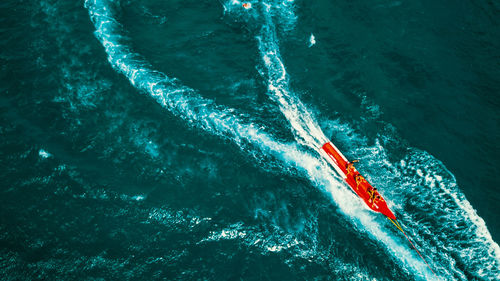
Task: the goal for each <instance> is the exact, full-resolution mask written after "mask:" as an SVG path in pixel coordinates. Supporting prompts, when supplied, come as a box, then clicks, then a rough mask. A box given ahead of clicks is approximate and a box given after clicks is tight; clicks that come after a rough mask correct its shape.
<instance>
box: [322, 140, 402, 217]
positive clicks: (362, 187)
mask: <svg viewBox="0 0 500 281" xmlns="http://www.w3.org/2000/svg"><path fill="white" fill-rule="evenodd" d="M320 153H321V154H323V156H324V157H325V158H326V159H327V161H328V162H329V163H330V164H331V165H332V166H333V168H335V170H336V171H337V172H338V173H339V174H340V176H342V177H343V178H344V180H345V181H346V182H347V184H348V185H349V186H350V187H351V189H352V190H353V191H354V193H356V194H357V195H358V196H359V197H360V198H361V199H363V201H365V204H366V205H367V206H368V207H369V208H370V209H372V210H373V211H375V212H378V213H382V214H383V215H385V216H386V217H388V218H389V219H391V220H396V216H395V215H394V214H393V213H392V211H391V210H390V209H389V207H388V206H387V202H385V200H384V198H383V197H382V195H381V194H380V193H379V192H378V190H377V189H376V188H374V187H373V186H372V185H371V184H370V183H369V182H368V181H367V180H366V179H365V178H364V177H363V176H362V175H361V174H360V173H359V172H358V171H357V170H356V168H355V167H354V165H353V163H352V162H349V161H348V160H347V158H345V156H344V155H342V153H341V152H340V151H339V150H338V149H337V147H336V146H335V145H334V144H333V143H331V142H327V143H325V144H324V145H323V146H322V147H321V149H320ZM325 154H326V155H325Z"/></svg>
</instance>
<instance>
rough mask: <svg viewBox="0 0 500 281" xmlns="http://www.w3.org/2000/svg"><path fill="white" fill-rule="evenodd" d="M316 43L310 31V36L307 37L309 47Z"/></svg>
mask: <svg viewBox="0 0 500 281" xmlns="http://www.w3.org/2000/svg"><path fill="white" fill-rule="evenodd" d="M314 44H316V37H314V34H312V33H311V37H309V48H310V47H312V46H313V45H314Z"/></svg>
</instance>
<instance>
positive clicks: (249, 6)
mask: <svg viewBox="0 0 500 281" xmlns="http://www.w3.org/2000/svg"><path fill="white" fill-rule="evenodd" d="M243 8H245V9H247V10H248V9H250V8H252V3H248V2H245V3H243Z"/></svg>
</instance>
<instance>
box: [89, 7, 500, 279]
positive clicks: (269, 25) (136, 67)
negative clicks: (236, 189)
mask: <svg viewBox="0 0 500 281" xmlns="http://www.w3.org/2000/svg"><path fill="white" fill-rule="evenodd" d="M236 2H238V1H230V2H229V3H227V4H226V5H225V8H226V10H230V9H231V8H232V7H233V6H232V5H233V4H234V3H236ZM291 2H292V1H284V2H277V4H276V3H274V2H271V3H264V4H263V5H262V6H261V7H260V9H261V12H262V13H263V16H264V19H265V23H264V24H263V25H262V26H261V29H260V33H259V35H258V36H257V38H258V42H259V50H260V51H261V54H262V58H263V60H264V64H265V66H266V71H265V73H264V74H265V76H266V77H267V78H268V89H269V92H270V97H271V98H272V99H273V100H274V101H275V102H277V104H278V105H279V107H280V109H281V111H282V112H283V114H284V115H285V117H286V118H287V120H288V121H289V122H290V126H291V129H292V132H293V134H294V136H295V138H296V140H297V142H299V143H300V144H302V145H304V146H307V147H309V148H312V149H316V148H317V147H318V146H320V145H322V144H323V143H324V142H326V140H327V138H326V137H325V135H324V134H323V132H322V130H321V128H320V127H319V126H318V125H317V123H316V122H315V121H314V118H313V115H312V113H310V111H308V110H307V109H306V107H305V106H304V105H303V104H302V103H301V102H300V100H299V99H298V98H297V97H296V96H295V95H294V94H292V93H291V92H290V91H289V89H288V79H289V78H288V75H287V73H286V70H285V67H284V64H283V63H282V59H281V56H280V54H279V48H278V40H277V34H276V30H275V25H274V23H273V16H276V14H278V22H279V23H281V24H284V25H287V24H290V22H289V21H288V20H287V19H289V18H290V17H292V18H293V17H294V16H293V12H292V10H291V8H290V7H291V5H292V3H291ZM114 5H115V4H114V2H113V1H109V0H87V1H86V2H85V7H86V8H87V9H88V11H89V14H90V17H91V19H92V21H93V23H94V26H95V28H96V32H95V34H96V36H97V38H98V39H99V40H100V42H101V43H102V45H103V46H104V48H105V51H106V53H107V55H108V60H109V62H110V64H111V65H112V66H113V67H114V68H115V69H117V70H118V71H119V72H121V73H122V74H123V75H125V76H126V77H127V78H128V79H129V81H130V83H132V84H133V85H134V86H135V87H136V88H137V89H139V90H141V91H143V92H145V93H147V94H149V95H150V96H151V97H153V98H154V99H155V100H156V101H157V102H158V103H160V104H161V105H162V106H163V107H165V108H166V109H168V110H169V111H170V112H172V113H173V114H174V115H176V116H178V117H179V118H182V119H184V120H186V122H188V123H190V124H193V125H194V126H196V127H198V128H200V129H202V130H205V131H207V132H210V133H212V134H215V135H218V136H220V137H222V138H225V139H227V140H230V141H232V142H234V143H235V144H237V145H238V146H239V147H240V148H241V149H242V150H243V151H246V152H247V153H249V154H251V155H252V156H253V157H254V158H255V159H256V160H257V161H262V157H265V156H266V155H271V156H272V157H274V158H276V159H278V160H279V161H280V162H283V163H284V165H285V166H292V167H295V168H297V169H299V170H300V171H302V172H304V173H305V174H307V176H308V178H309V179H310V180H311V181H312V182H313V183H314V184H315V185H317V186H325V187H326V189H327V190H328V191H329V192H330V193H331V194H332V198H333V200H334V201H335V203H336V204H337V205H338V207H339V210H340V211H341V212H342V213H344V214H345V215H346V217H348V218H350V220H351V221H352V223H353V224H354V225H355V226H356V227H357V228H359V229H362V230H363V231H366V232H367V233H368V234H370V235H372V237H373V238H374V240H376V241H380V242H379V243H381V244H382V245H383V246H384V248H385V250H386V251H387V252H388V253H389V254H390V255H391V256H392V258H393V259H394V260H396V261H397V262H398V263H399V264H400V265H401V267H402V268H403V269H405V270H408V271H409V272H410V274H412V275H414V276H416V277H419V278H422V279H425V278H431V277H432V275H431V274H430V273H429V272H427V271H426V267H425V264H423V263H422V262H421V261H420V260H419V259H418V257H417V256H416V255H415V254H414V253H413V252H412V250H411V249H410V248H409V247H408V246H407V245H406V244H405V243H404V242H402V240H401V237H399V236H398V234H396V233H394V232H391V230H389V226H388V225H387V224H386V223H385V222H381V221H380V218H379V217H378V216H376V215H375V214H373V213H371V212H369V211H367V210H366V209H365V208H364V207H363V206H362V205H361V204H359V202H358V200H357V198H355V196H354V195H353V194H352V193H351V192H350V191H349V190H348V189H346V188H345V187H344V186H343V185H342V184H341V183H340V181H339V179H337V178H335V177H334V176H333V171H332V170H331V169H330V168H328V167H327V166H326V165H325V163H324V162H323V161H322V160H319V159H318V158H317V156H316V155H312V154H310V153H309V152H308V151H304V150H303V149H301V147H299V146H297V145H294V144H288V143H282V142H279V141H277V140H275V139H274V138H273V136H272V135H269V134H267V133H266V132H264V131H262V130H261V129H260V127H259V126H258V125H256V124H254V123H252V122H251V121H245V120H243V119H242V118H241V117H237V116H236V115H235V114H234V110H232V109H228V108H225V107H223V106H220V105H216V104H215V103H214V102H213V101H211V100H207V99H205V98H202V97H201V96H199V95H198V94H197V93H196V91H195V90H193V89H191V88H189V87H186V86H184V85H182V84H180V83H179V82H178V81H177V80H176V79H173V78H169V77H168V76H167V75H165V74H163V73H161V72H158V71H155V70H154V69H153V67H152V66H151V65H150V64H149V63H148V62H147V61H145V60H144V59H143V58H142V57H141V56H140V55H138V54H136V53H134V52H133V50H132V49H131V48H130V47H129V46H128V39H127V38H126V37H124V36H123V35H122V34H123V29H122V26H121V24H120V23H119V22H118V21H117V20H116V15H115V9H116V8H117V7H115V6H114ZM254 6H257V5H256V4H255V5H254ZM280 9H281V10H280ZM230 12H231V11H230ZM279 15H284V16H283V17H281V18H279ZM292 21H293V20H292ZM361 145H364V147H368V148H370V147H369V145H368V144H367V143H363V144H361ZM352 149H353V150H356V149H358V148H352ZM372 149H373V151H376V152H377V153H373V151H364V152H361V153H360V154H361V155H364V156H365V157H366V158H368V159H369V160H370V161H367V163H374V164H373V165H369V166H368V167H367V169H368V170H370V172H372V173H373V171H372V170H375V171H377V173H380V164H377V163H384V165H386V166H387V167H388V171H389V172H387V173H385V174H384V173H382V174H383V175H382V176H381V177H386V178H389V179H391V180H395V179H396V178H399V177H398V173H399V174H404V173H406V175H405V176H404V177H402V178H403V179H404V180H406V183H407V184H408V185H409V186H410V187H412V186H413V185H412V184H413V181H414V180H416V183H415V184H414V185H417V184H421V183H420V182H419V180H418V179H419V177H421V175H420V174H421V173H418V172H417V173H416V175H413V174H412V173H411V171H412V170H417V171H418V168H416V167H417V166H416V164H414V163H413V162H412V161H405V162H404V163H405V165H402V164H401V165H392V164H390V163H388V161H387V156H386V155H384V148H383V147H380V146H376V147H374V148H372ZM354 152H355V151H354ZM354 154H356V153H354ZM410 159H413V158H410ZM433 161H434V162H435V161H436V160H435V159H433V158H431V159H427V160H424V161H422V163H420V164H422V165H424V166H426V167H427V166H428V165H429V164H428V163H434V162H433ZM443 169H444V170H445V168H443ZM373 174H376V173H373ZM438 176H439V174H438V175H436V178H437V177H438ZM424 179H425V182H424V184H425V185H426V186H427V185H429V187H430V188H429V189H423V190H424V191H426V190H427V191H429V193H428V196H430V197H432V198H433V200H435V201H438V202H439V201H440V199H441V198H442V196H441V194H443V193H444V194H446V193H447V194H448V195H449V194H452V195H453V196H452V197H455V198H457V200H454V201H453V200H452V202H450V204H452V205H451V206H450V207H449V208H451V209H452V210H456V212H454V213H453V214H452V215H451V216H448V217H446V216H444V217H441V218H439V220H445V221H452V220H455V221H457V220H460V221H464V223H465V224H466V225H469V226H476V229H477V232H476V233H471V232H470V231H468V230H467V229H465V230H463V232H464V233H467V235H465V236H466V238H467V239H468V241H467V242H468V243H472V244H473V245H474V247H475V249H476V250H477V251H478V253H470V255H471V256H469V257H467V256H466V255H465V254H464V253H466V252H467V248H466V247H464V245H463V244H461V241H462V240H460V239H461V238H460V237H459V238H455V241H456V243H454V246H453V247H454V249H452V250H451V251H444V250H443V249H442V247H443V245H445V244H446V245H448V244H449V243H445V242H444V241H446V240H450V236H451V234H450V233H446V232H445V233H444V235H443V236H442V237H438V238H434V240H431V241H427V239H426V236H423V235H422V234H420V233H412V234H411V235H412V236H414V237H416V241H417V243H418V244H419V245H421V246H423V248H424V252H425V254H426V255H428V256H430V257H431V258H432V260H436V261H438V262H436V263H435V264H434V266H436V267H438V268H439V270H438V271H439V273H440V274H441V275H443V276H444V278H446V279H459V280H464V279H467V276H468V275H467V274H466V273H465V272H471V271H472V272H473V273H472V274H473V275H474V276H478V277H479V278H488V277H498V276H500V275H498V274H499V273H498V264H500V262H499V260H500V258H499V257H500V254H499V253H500V250H499V249H498V245H497V244H496V243H495V242H494V241H493V240H492V239H491V236H489V233H488V232H487V229H486V226H485V225H484V221H482V219H480V218H479V217H478V216H477V214H475V212H474V211H461V210H464V209H467V208H469V207H470V204H469V205H467V204H468V202H467V201H466V200H465V198H464V197H463V195H460V193H459V191H458V190H455V189H450V187H449V184H450V181H446V180H443V181H442V184H439V188H440V189H441V190H442V192H441V193H438V194H435V193H433V192H432V189H431V187H432V186H431V184H430V182H431V180H427V176H425V175H424ZM381 185H382V184H381ZM435 186H436V184H434V187H435ZM383 188H384V187H383V186H382V188H381V189H383ZM385 188H387V187H385ZM413 188H415V189H416V187H415V186H413ZM387 190H390V189H389V188H387ZM409 193H410V192H408V191H406V192H405V191H404V190H403V194H402V195H399V196H397V195H396V194H391V195H394V196H393V197H392V198H394V201H395V203H394V204H395V206H394V207H395V209H396V210H397V211H399V212H398V213H399V214H402V213H404V214H406V212H405V208H406V205H405V202H406V199H407V196H408V194H409ZM388 198H391V197H389V196H388ZM470 209H472V208H471V207H470ZM472 210H473V209H472ZM436 212H439V211H438V210H436ZM403 217H404V218H403V221H404V223H405V224H407V225H408V226H411V227H412V228H415V229H418V228H419V229H422V230H424V231H429V232H430V233H431V234H433V232H432V231H433V230H432V229H433V228H432V227H428V226H426V225H425V224H422V223H420V222H419V221H417V220H415V217H414V216H413V215H411V214H410V215H404V216H403ZM427 219H428V218H427ZM445 225H446V224H445ZM452 241H453V240H452ZM448 253H453V254H448ZM475 256H483V257H484V256H485V258H483V259H482V260H481V263H482V264H486V266H485V267H484V266H483V267H481V264H480V263H477V262H476V263H475V262H474V257H475ZM457 261H460V262H461V263H464V262H465V263H467V266H466V267H465V268H464V267H460V266H456V263H457ZM440 264H441V266H440ZM470 268H472V269H470ZM484 268H487V269H488V270H484ZM495 268H496V271H495ZM468 274H471V273H468Z"/></svg>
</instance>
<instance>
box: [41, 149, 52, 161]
mask: <svg viewBox="0 0 500 281" xmlns="http://www.w3.org/2000/svg"><path fill="white" fill-rule="evenodd" d="M38 156H40V157H42V158H44V159H46V158H49V157H51V156H52V154H50V153H48V152H47V151H45V150H43V149H40V150H39V151H38Z"/></svg>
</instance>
